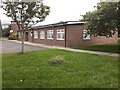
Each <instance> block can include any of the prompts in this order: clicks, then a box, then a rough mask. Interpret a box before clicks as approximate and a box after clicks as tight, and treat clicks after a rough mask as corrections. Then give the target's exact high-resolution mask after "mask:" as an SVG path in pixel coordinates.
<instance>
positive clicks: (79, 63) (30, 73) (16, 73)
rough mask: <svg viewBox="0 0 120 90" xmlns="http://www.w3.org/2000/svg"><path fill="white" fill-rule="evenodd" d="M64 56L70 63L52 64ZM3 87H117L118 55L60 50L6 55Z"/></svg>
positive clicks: (3, 67)
mask: <svg viewBox="0 0 120 90" xmlns="http://www.w3.org/2000/svg"><path fill="white" fill-rule="evenodd" d="M54 56H62V57H64V59H65V60H66V61H68V62H69V63H65V64H62V65H52V66H51V65H50V64H49V63H50V59H51V58H52V57H54ZM2 87H3V88H117V87H118V57H109V56H99V55H95V54H86V53H76V52H70V51H65V50H58V49H47V50H40V51H31V52H27V53H25V54H18V53H12V54H3V55H2Z"/></svg>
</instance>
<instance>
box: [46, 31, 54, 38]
mask: <svg viewBox="0 0 120 90" xmlns="http://www.w3.org/2000/svg"><path fill="white" fill-rule="evenodd" d="M47 39H53V30H48V31H47Z"/></svg>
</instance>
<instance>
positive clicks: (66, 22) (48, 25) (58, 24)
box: [29, 21, 86, 29]
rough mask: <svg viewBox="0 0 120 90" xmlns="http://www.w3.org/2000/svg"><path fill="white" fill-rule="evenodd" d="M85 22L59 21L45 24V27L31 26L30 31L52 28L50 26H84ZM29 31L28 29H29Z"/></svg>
mask: <svg viewBox="0 0 120 90" xmlns="http://www.w3.org/2000/svg"><path fill="white" fill-rule="evenodd" d="M85 23H86V22H81V21H61V22H58V23H54V24H47V25H39V26H33V27H31V28H32V29H38V28H45V27H52V26H63V25H77V24H85ZM29 29H30V28H29Z"/></svg>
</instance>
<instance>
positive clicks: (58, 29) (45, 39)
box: [18, 21, 118, 47]
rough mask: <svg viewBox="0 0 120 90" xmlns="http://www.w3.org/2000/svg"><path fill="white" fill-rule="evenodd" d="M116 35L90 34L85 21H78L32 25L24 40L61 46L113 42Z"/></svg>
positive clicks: (115, 39)
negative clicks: (108, 36) (96, 35)
mask: <svg viewBox="0 0 120 90" xmlns="http://www.w3.org/2000/svg"><path fill="white" fill-rule="evenodd" d="M18 37H19V38H18V40H21V36H20V32H19V31H18ZM117 37H118V35H117V33H116V34H115V35H114V36H113V37H110V38H106V37H103V36H101V37H100V36H98V37H94V36H90V35H89V34H87V30H86V29H85V22H78V21H77V22H72V21H67V22H61V23H56V24H50V25H43V26H37V27H32V28H29V29H28V30H26V31H25V34H24V40H25V41H28V42H33V43H40V44H44V45H53V46H62V47H77V46H80V45H98V44H107V43H114V42H116V41H117Z"/></svg>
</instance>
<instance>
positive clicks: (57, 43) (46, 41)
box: [34, 26, 64, 47]
mask: <svg viewBox="0 0 120 90" xmlns="http://www.w3.org/2000/svg"><path fill="white" fill-rule="evenodd" d="M57 29H64V26H61V27H49V28H44V29H43V28H42V29H38V30H37V31H38V39H34V43H40V44H45V45H54V46H63V47H64V40H57V39H56V35H57V32H56V31H57ZM41 30H42V31H45V39H40V31H41ZM47 30H53V39H47Z"/></svg>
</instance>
